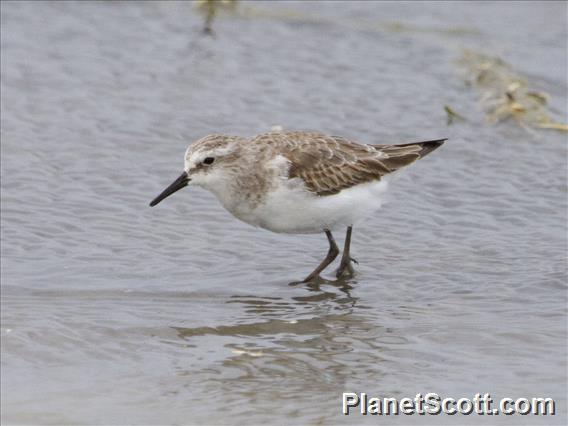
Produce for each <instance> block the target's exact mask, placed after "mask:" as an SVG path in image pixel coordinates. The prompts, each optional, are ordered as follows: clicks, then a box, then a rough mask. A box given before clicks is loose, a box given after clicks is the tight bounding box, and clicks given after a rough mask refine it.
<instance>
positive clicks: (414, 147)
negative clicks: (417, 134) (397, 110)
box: [371, 139, 447, 172]
mask: <svg viewBox="0 0 568 426" xmlns="http://www.w3.org/2000/svg"><path fill="white" fill-rule="evenodd" d="M446 140H447V139H436V140H432V141H423V142H412V143H405V144H402V145H371V146H372V147H373V148H375V149H376V150H377V151H379V152H381V153H383V154H384V155H385V158H381V159H380V162H381V163H382V165H383V166H385V167H386V168H387V169H388V170H389V172H394V171H396V170H399V169H401V168H403V167H406V166H408V165H410V164H412V163H414V162H415V161H417V160H419V159H421V158H423V157H425V156H426V155H428V154H430V153H431V152H432V151H434V150H435V149H437V148H439V147H440V146H441V145H442V144H443V143H444V142H445V141H446Z"/></svg>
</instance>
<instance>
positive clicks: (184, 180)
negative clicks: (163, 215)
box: [150, 172, 189, 207]
mask: <svg viewBox="0 0 568 426" xmlns="http://www.w3.org/2000/svg"><path fill="white" fill-rule="evenodd" d="M188 182H189V177H188V176H187V173H186V172H183V173H182V174H181V176H180V177H178V178H177V179H176V180H174V181H173V183H172V184H171V185H170V186H168V187H167V188H166V189H164V191H163V192H162V193H161V194H160V195H158V196H157V197H156V198H154V199H153V200H152V202H151V203H150V207H154V206H155V205H156V204H158V203H159V202H160V201H162V200H163V199H164V198H166V197H169V196H170V195H172V194H173V193H174V192H176V191H179V190H180V189H182V188H185V187H186V186H187V184H188Z"/></svg>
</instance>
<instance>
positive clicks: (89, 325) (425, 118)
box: [1, 2, 567, 424]
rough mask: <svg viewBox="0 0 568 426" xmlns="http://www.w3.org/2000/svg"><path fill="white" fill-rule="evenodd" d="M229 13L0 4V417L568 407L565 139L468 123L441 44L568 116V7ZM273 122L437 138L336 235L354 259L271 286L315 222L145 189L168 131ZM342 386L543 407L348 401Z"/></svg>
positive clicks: (363, 135) (326, 417) (304, 264)
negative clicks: (452, 115)
mask: <svg viewBox="0 0 568 426" xmlns="http://www.w3.org/2000/svg"><path fill="white" fill-rule="evenodd" d="M242 6H243V7H248V8H252V9H253V11H256V12H258V13H257V14H256V17H254V18H252V17H250V16H251V15H252V13H249V14H248V15H247V16H249V17H246V16H241V17H221V18H220V19H218V20H217V21H216V22H215V30H216V37H201V36H200V35H199V28H200V25H201V23H200V17H199V16H198V15H197V14H196V12H195V9H194V7H193V5H191V4H189V3H172V2H168V3H166V2H163V3H162V2H160V3H150V2H141V3H134V2H94V3H72V2H57V3H55V2H53V3H48V2H44V3H27V2H2V22H1V24H2V42H1V55H2V57H1V59H2V69H1V74H2V79H1V90H2V97H1V103H2V104H1V106H2V123H1V128H2V129H1V130H2V133H1V137H2V143H1V154H2V155H1V166H2V167H1V181H2V194H1V195H2V197H1V201H2V275H1V279H2V421H3V422H4V423H6V424H62V423H66V424H260V423H270V424H307V423H309V424H339V423H353V424H359V423H361V422H363V423H369V424H376V422H378V421H380V422H381V423H384V424H392V423H397V424H408V423H413V424H414V423H426V424H439V423H448V424H449V423H454V424H464V423H469V424H496V423H498V424H501V423H510V424H519V423H526V424H536V423H539V422H540V424H554V423H556V424H564V423H565V422H566V346H565V344H566V316H565V315H566V312H565V308H566V278H567V273H566V260H565V259H566V249H567V247H566V232H567V226H566V223H567V214H566V212H567V206H566V138H565V135H562V134H560V133H557V132H551V131H541V132H538V133H536V134H532V133H530V132H527V131H525V130H524V129H522V128H520V127H518V126H516V125H515V124H514V123H504V124H502V125H498V126H490V125H488V124H487V123H486V122H485V119H484V116H483V112H482V111H481V109H480V107H479V104H478V103H477V101H476V94H475V93H474V92H473V91H472V89H471V88H469V87H467V86H466V85H465V84H464V83H463V80H462V79H461V77H460V76H459V74H458V72H457V67H456V63H455V61H456V59H457V58H459V56H460V54H461V50H462V49H463V48H472V49H476V50H481V51H482V52H485V53H491V54H498V55H500V56H502V57H503V58H504V59H505V60H506V61H508V62H509V63H511V64H512V65H513V66H514V67H515V68H516V69H517V70H518V71H519V72H520V73H522V74H524V75H526V76H527V77H528V79H529V80H530V82H531V84H532V85H534V89H535V90H543V91H547V92H549V93H550V95H551V109H552V112H553V114H555V116H556V117H557V118H558V119H560V120H561V121H562V117H564V120H563V121H566V106H565V100H566V96H567V85H566V4H565V3H530V2H522V3H517V4H515V6H514V7H513V6H511V5H510V4H509V3H485V2H483V3H467V4H466V3H446V2H440V3H435V4H429V3H394V2H393V3H380V4H379V3H371V2H361V3H352V2H350V3H349V4H347V3H336V2H332V3H318V4H315V3H298V2H296V3H279V4H277V5H270V4H262V3H249V4H245V5H242ZM249 11H250V10H249ZM259 11H260V12H262V11H263V13H260V12H259ZM268 12H270V13H268ZM269 14H277V15H279V16H280V17H270V16H266V15H269ZM298 16H299V17H304V18H305V17H306V16H308V17H319V18H318V19H298ZM394 24H396V25H394ZM445 104H449V105H451V106H452V107H453V108H454V109H455V110H457V111H458V112H460V113H462V114H463V115H465V116H466V117H467V119H468V121H467V122H465V123H457V124H456V125H453V126H450V127H447V125H446V117H445V113H444V111H443V106H444V105H445ZM274 125H280V126H283V127H284V128H286V129H316V130H320V131H324V132H328V133H331V134H337V135H342V136H346V137H350V138H353V139H355V140H359V141H362V142H368V143H397V142H408V141H414V140H420V139H434V138H439V137H449V138H450V142H448V143H447V144H446V145H444V147H443V148H441V149H440V150H438V151H436V153H435V154H433V155H431V156H429V157H428V158H427V159H425V160H423V161H421V162H419V163H417V164H415V165H413V166H412V168H410V169H408V171H407V172H406V174H404V175H402V176H401V177H400V179H399V180H398V181H397V182H396V183H395V184H394V185H393V187H392V191H391V192H390V200H389V202H388V203H387V204H386V206H385V208H384V209H383V210H382V211H381V212H380V214H377V216H376V217H373V218H370V219H369V220H368V221H366V222H365V223H363V224H360V225H358V226H356V227H355V229H354V243H353V246H352V250H353V255H354V257H356V258H357V259H358V261H359V266H358V267H357V271H358V274H357V275H356V276H355V277H354V278H352V279H349V280H340V281H334V280H333V279H332V276H333V275H332V270H331V269H330V271H328V273H327V274H326V277H327V278H328V279H329V281H324V282H321V283H319V284H312V285H303V286H289V285H288V283H289V282H291V281H294V280H298V279H301V278H302V277H304V276H305V275H306V274H307V273H308V272H309V271H310V270H311V269H312V268H313V267H314V266H315V265H316V264H317V263H318V262H319V261H320V260H321V258H322V257H323V256H324V254H325V252H326V250H327V243H326V239H325V237H324V236H323V235H315V236H313V235H312V236H287V235H278V234H271V233H269V232H266V231H263V230H258V229H254V228H251V227H249V226H247V225H245V224H243V223H240V222H238V221H237V220H236V219H234V218H232V217H231V216H230V215H229V214H228V213H227V212H225V211H224V210H223V209H222V207H221V206H220V205H219V203H218V202H217V201H216V200H215V199H214V197H213V196H212V195H211V194H209V193H207V192H205V191H202V190H199V189H194V188H192V189H186V190H184V191H182V192H180V193H178V194H176V195H175V196H174V197H172V198H170V199H168V200H167V201H165V202H164V203H162V204H160V206H159V207H156V208H153V209H150V208H149V207H148V202H149V201H150V200H151V199H152V198H153V197H154V196H155V195H156V194H157V193H158V192H159V191H161V190H162V189H163V188H164V187H165V185H167V184H169V183H170V181H171V180H173V179H174V178H175V177H176V176H177V175H178V174H179V173H180V171H181V168H182V165H183V161H182V156H183V152H184V150H185V148H186V146H187V144H188V143H190V142H192V141H194V140H197V139H198V138H200V137H202V136H204V135H206V134H209V133H213V132H226V133H232V134H238V135H253V134H256V133H260V132H264V131H267V130H269V129H270V128H271V127H272V126H274ZM336 237H337V238H338V239H342V236H341V235H336ZM344 391H349V392H367V393H368V394H370V395H376V396H384V397H398V398H402V397H413V396H414V395H416V393H418V392H422V393H427V392H437V393H439V394H440V395H441V396H444V397H445V396H451V397H456V398H459V397H462V396H466V397H472V396H473V395H474V394H475V393H478V392H479V393H485V392H489V393H491V394H492V395H493V397H494V398H499V397H505V396H507V397H513V398H518V397H528V398H531V397H533V396H536V397H552V398H555V399H556V400H557V403H558V410H559V413H558V415H557V416H556V417H554V418H536V417H519V416H517V417H505V416H500V417H487V416H486V417H481V416H473V417H470V418H468V417H448V416H446V417H418V416H413V417H404V418H396V417H390V418H380V419H377V418H370V417H368V418H364V417H361V416H357V415H354V416H350V417H345V416H342V415H341V393H342V392H344Z"/></svg>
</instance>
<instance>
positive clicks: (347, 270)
mask: <svg viewBox="0 0 568 426" xmlns="http://www.w3.org/2000/svg"><path fill="white" fill-rule="evenodd" d="M352 230H353V227H352V226H348V227H347V233H346V234H345V247H344V248H343V256H341V263H340V264H339V268H338V269H337V272H336V273H335V276H336V277H337V278H341V277H346V276H351V275H353V273H354V272H355V270H354V269H353V266H351V262H355V263H357V261H356V260H355V259H352V258H351V253H350V249H351V231H352Z"/></svg>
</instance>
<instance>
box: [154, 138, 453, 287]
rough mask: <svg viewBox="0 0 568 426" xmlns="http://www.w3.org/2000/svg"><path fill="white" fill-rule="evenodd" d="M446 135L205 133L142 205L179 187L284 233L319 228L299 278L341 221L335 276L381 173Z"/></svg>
mask: <svg viewBox="0 0 568 426" xmlns="http://www.w3.org/2000/svg"><path fill="white" fill-rule="evenodd" d="M445 140H446V139H439V140H432V141H425V142H415V143H408V144H404V145H364V144H360V143H356V142H352V141H350V140H347V139H344V138H341V137H338V136H327V135H324V134H321V133H315V132H273V133H266V134H263V135H259V136H256V137H253V138H251V139H248V138H242V137H238V136H225V135H210V136H206V137H204V138H203V139H200V140H199V141H197V142H196V143H194V144H192V145H190V146H189V148H188V149H187V151H186V153H185V167H184V171H183V173H182V174H181V176H180V177H178V178H177V179H176V180H175V181H174V182H173V183H172V184H171V185H170V186H168V187H167V188H166V189H165V190H164V191H163V192H162V193H161V194H160V195H158V196H157V197H156V198H155V199H154V200H153V201H152V202H151V203H150V206H155V205H156V204H158V203H159V202H160V201H162V200H163V199H164V198H166V197H168V196H170V195H171V194H173V193H174V192H176V191H178V190H180V189H182V188H184V187H185V186H187V185H188V184H192V185H199V186H201V187H203V188H205V189H208V190H209V191H211V192H213V193H214V194H215V195H216V196H217V198H218V199H219V201H220V202H221V204H223V206H224V207H225V208H226V209H227V210H228V211H229V212H231V213H232V214H233V215H234V216H235V217H237V218H238V219H240V220H242V221H243V222H246V223H248V224H250V225H253V226H259V227H261V228H264V229H268V230H269V231H273V232H282V233H288V234H313V233H319V232H325V234H326V236H327V240H328V241H329V251H328V253H327V256H326V257H325V259H324V260H323V261H322V262H321V263H320V264H319V265H318V267H317V268H316V269H314V271H313V272H312V273H311V274H309V275H308V276H307V277H306V278H305V279H304V281H303V282H309V281H312V280H314V279H316V278H318V277H319V274H320V273H321V272H322V271H323V270H324V269H325V268H326V267H327V266H328V265H329V264H330V263H331V262H333V261H334V259H335V258H336V257H337V255H338V254H339V249H338V247H337V244H336V243H335V240H334V238H333V235H332V233H331V231H332V230H334V229H338V228H342V227H347V233H346V236H345V246H344V249H343V256H342V257H341V262H340V264H339V268H338V270H337V271H336V276H337V277H342V276H348V275H350V274H352V273H353V267H352V265H351V262H354V261H355V260H354V259H352V258H351V255H350V245H351V231H352V229H353V223H355V222H357V221H358V220H360V219H363V218H365V217H367V216H369V215H371V214H373V213H374V212H375V211H377V210H378V209H379V208H380V207H381V202H382V198H383V196H384V192H385V190H386V188H387V180H388V178H389V175H390V174H391V173H393V172H395V171H397V170H399V169H401V168H403V167H405V166H408V165H409V164H411V163H413V162H415V161H416V160H418V159H420V158H422V157H424V156H426V155H428V154H429V153H430V152H432V151H434V150H435V149H436V148H438V147H439V146H440V145H442V144H443V143H444V141H445Z"/></svg>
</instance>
